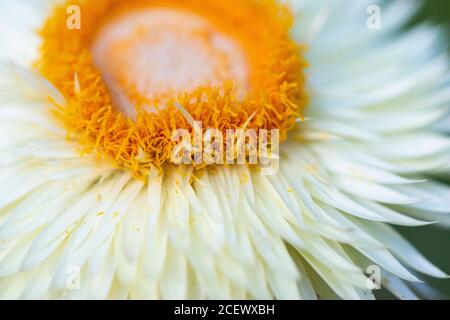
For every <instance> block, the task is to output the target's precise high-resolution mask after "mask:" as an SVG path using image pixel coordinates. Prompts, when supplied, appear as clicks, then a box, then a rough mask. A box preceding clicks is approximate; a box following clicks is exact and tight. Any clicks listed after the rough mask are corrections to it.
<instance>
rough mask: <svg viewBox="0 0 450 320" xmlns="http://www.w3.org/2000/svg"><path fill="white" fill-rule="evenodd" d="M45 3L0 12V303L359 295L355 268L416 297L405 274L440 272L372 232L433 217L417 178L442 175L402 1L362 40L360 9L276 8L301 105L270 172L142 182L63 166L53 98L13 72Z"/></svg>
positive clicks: (439, 90) (438, 103)
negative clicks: (302, 84)
mask: <svg viewBox="0 0 450 320" xmlns="http://www.w3.org/2000/svg"><path fill="white" fill-rule="evenodd" d="M50 2H52V1H49V0H41V1H25V0H21V1H10V0H8V1H2V3H1V4H0V28H1V29H2V30H5V29H7V30H12V31H14V32H15V35H14V38H15V39H16V40H17V43H18V44H20V45H15V44H14V43H12V42H11V41H10V39H5V38H4V37H5V36H4V35H2V37H1V38H0V41H1V44H2V45H1V46H0V57H1V58H2V59H4V60H9V61H13V62H9V63H2V64H1V73H0V74H1V76H0V82H1V86H0V90H1V91H0V92H1V94H0V100H1V103H0V163H1V166H0V194H1V196H0V296H1V297H2V298H58V299H59V298H64V299H67V298H78V299H79V298H88V299H104V298H119V299H125V298H132V299H133V298H144V299H152V298H154V299H158V298H159V299H168V298H278V299H283V298H289V299H292V298H301V299H316V298H323V299H326V298H336V297H339V298H344V299H367V298H373V294H372V292H370V291H369V290H367V276H366V275H365V274H364V271H365V268H366V266H367V265H371V264H377V265H379V266H381V267H382V268H383V270H384V271H385V272H384V277H383V280H384V282H383V285H384V287H386V288H388V289H389V290H390V291H392V292H393V293H394V294H395V295H397V296H398V297H401V298H416V297H418V296H420V294H419V293H418V291H417V290H418V289H417V282H418V277H419V276H418V274H417V273H416V272H418V273H423V274H427V275H431V276H434V277H440V278H444V277H446V274H445V273H444V272H442V271H441V270H439V269H438V268H436V267H435V266H434V265H432V264H431V263H430V262H428V261H427V260H426V259H425V258H424V256H423V255H422V254H421V253H419V252H418V251H417V250H416V249H414V248H413V247H412V246H411V245H409V244H408V243H407V242H406V241H405V240H403V239H402V238H401V237H400V236H399V235H398V234H397V233H396V231H394V229H393V228H392V227H391V226H390V225H404V226H411V227H418V226H421V225H426V224H428V223H430V222H433V221H441V222H442V223H444V224H450V219H449V208H450V189H449V188H448V187H447V186H444V185H442V184H440V183H438V182H436V181H435V180H434V179H433V178H432V177H433V174H434V175H436V174H447V175H448V163H449V158H450V140H449V138H448V137H447V136H446V135H444V133H443V132H442V130H441V129H439V128H440V126H439V125H436V123H438V122H439V120H441V119H442V118H443V117H444V116H445V115H447V114H448V111H449V110H448V105H449V101H450V86H449V78H448V60H447V57H446V56H445V55H444V50H443V48H442V46H441V44H442V39H440V35H439V33H438V32H437V31H436V30H435V29H434V28H433V27H430V26H428V25H424V26H420V27H417V28H415V29H412V30H410V31H403V30H401V27H402V26H403V24H404V23H405V21H407V20H408V18H409V17H410V16H411V15H412V14H413V13H414V12H415V10H416V7H415V5H414V4H413V2H412V1H389V2H388V1H386V2H380V3H379V4H380V6H381V7H382V10H383V29H382V30H381V31H379V32H373V31H369V30H368V29H367V28H366V25H365V22H366V18H367V15H366V14H365V13H366V8H367V6H368V5H370V4H373V2H374V1H353V2H352V5H351V6H350V5H349V2H348V1H343V0H342V1H317V0H304V1H294V0H292V1H288V2H289V4H290V5H291V6H292V9H293V11H294V12H295V15H296V25H295V29H294V34H295V38H296V39H297V40H298V41H299V42H302V43H304V42H307V43H308V45H309V52H308V61H309V64H310V68H309V70H308V80H309V88H310V92H311V102H310V106H309V108H308V113H309V114H308V115H307V117H308V119H309V120H308V121H307V123H306V124H302V125H301V126H300V125H299V126H298V128H296V129H294V131H293V132H292V133H291V135H290V138H289V139H288V141H287V142H286V143H284V144H283V145H282V149H281V152H282V154H281V161H280V166H281V169H280V172H279V173H278V174H277V175H274V176H261V175H259V174H258V172H257V171H256V170H254V169H251V168H248V167H246V166H232V167H217V168H214V169H213V168H209V169H205V170H203V171H202V172H201V174H199V173H195V179H192V178H193V175H194V172H193V170H192V168H189V167H173V168H172V169H170V170H169V169H168V170H166V171H164V172H163V173H159V172H157V171H154V172H151V174H150V175H149V177H148V179H147V181H142V180H137V179H134V178H133V177H132V174H131V173H128V172H123V171H119V170H116V169H114V168H112V167H110V166H109V165H108V164H105V163H103V162H102V161H99V160H98V159H96V158H95V157H94V156H90V155H84V156H82V157H80V153H79V146H78V144H77V143H76V141H67V139H66V130H65V129H64V128H63V127H61V126H60V124H59V123H58V121H56V120H55V119H53V117H52V115H51V113H50V110H51V108H50V103H49V99H48V98H49V97H51V99H52V100H53V101H58V102H59V103H61V104H63V103H64V102H65V98H64V97H63V96H62V95H61V93H59V92H58V91H57V90H56V89H55V88H54V87H53V86H52V85H50V84H49V83H48V82H47V81H45V79H44V78H43V77H42V76H40V75H38V74H37V73H35V72H33V71H31V69H30V65H31V62H32V61H33V60H34V59H35V58H36V56H33V53H34V52H37V45H38V42H39V41H38V38H37V36H36V35H35V34H34V31H35V28H36V27H39V25H40V23H42V21H43V20H44V19H45V17H46V16H47V14H48V12H49V11H48V9H49V8H51V7H52V4H51V3H50ZM30 40H31V41H30ZM5 41H6V42H5ZM5 43H7V44H8V45H5ZM412 48H413V49H414V50H412ZM443 123H445V122H443ZM441 127H442V126H441ZM444 128H445V129H447V130H448V127H445V126H444ZM443 253H445V252H443ZM77 266H78V267H80V268H81V278H80V280H81V282H80V289H79V290H70V289H68V287H67V281H68V280H67V277H68V270H69V271H70V270H73V268H74V267H77Z"/></svg>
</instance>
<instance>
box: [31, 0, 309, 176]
mask: <svg viewBox="0 0 450 320" xmlns="http://www.w3.org/2000/svg"><path fill="white" fill-rule="evenodd" d="M71 5H77V6H78V7H79V8H80V12H81V28H80V29H69V28H67V19H68V13H67V8H68V7H69V6H71ZM149 8H164V9H175V10H187V11H189V12H193V13H195V14H197V15H199V16H201V17H203V18H205V19H207V20H208V21H209V22H210V23H211V24H212V25H214V27H215V28H217V29H218V30H220V32H222V33H223V34H226V35H227V36H229V37H230V38H232V39H233V40H234V41H236V43H237V44H238V45H239V46H240V47H241V48H242V51H243V52H244V53H245V55H246V61H247V63H248V67H249V88H247V91H248V92H246V93H245V96H244V97H238V94H237V93H236V92H237V88H236V85H235V83H233V81H224V83H223V84H221V85H219V86H210V87H199V88H196V89H194V90H191V91H186V92H182V93H180V92H177V93H174V94H173V96H172V97H169V98H168V99H166V100H165V101H164V106H163V107H161V106H160V105H159V106H158V105H154V104H155V101H154V100H151V99H149V97H148V96H146V95H145V94H142V92H139V90H137V89H136V88H133V86H132V84H129V83H128V84H127V86H125V89H126V93H127V96H128V98H129V100H130V101H131V102H132V103H133V105H134V107H135V111H136V115H135V117H134V118H130V117H127V116H126V115H125V114H124V113H122V112H121V111H119V110H117V108H116V106H115V104H114V99H113V98H112V94H111V92H110V91H109V89H108V87H107V85H106V84H105V81H104V79H103V78H102V76H101V73H100V71H99V69H98V68H97V67H96V65H95V64H94V61H93V55H92V52H91V48H92V44H93V42H94V41H95V39H96V36H97V35H98V34H99V32H100V30H101V29H102V28H103V27H104V26H107V25H108V22H109V21H111V20H113V19H114V18H116V17H119V16H121V15H123V14H125V13H127V12H130V11H132V10H140V9H149ZM292 22H293V21H292V16H291V14H290V12H289V10H288V9H287V8H286V7H285V6H282V5H280V4H279V3H277V2H276V0H239V1H230V0H210V1H204V0H136V1H128V0H95V1H83V0H71V1H68V2H67V3H65V4H64V5H61V6H58V7H57V8H55V10H54V12H53V14H52V16H51V17H50V18H49V19H48V21H47V22H46V24H45V26H44V27H43V29H42V30H41V35H42V38H43V45H42V48H41V57H40V59H39V61H37V63H36V67H37V68H38V70H39V71H40V72H41V73H42V74H43V75H44V76H45V77H46V78H47V79H48V80H49V81H51V82H52V83H53V84H54V85H55V86H56V87H57V88H58V89H59V90H60V91H61V92H62V93H63V94H64V95H65V97H66V99H67V101H68V103H67V105H64V106H56V108H55V109H56V114H57V116H58V117H59V118H60V119H61V120H62V121H63V122H64V124H65V125H66V127H67V128H68V130H69V133H70V134H73V135H75V136H76V137H79V139H80V143H81V144H82V145H83V147H84V152H92V151H97V152H98V154H100V155H104V156H106V157H107V158H109V159H112V160H113V162H114V163H115V164H116V165H117V166H118V167H120V168H126V169H130V170H132V171H133V172H135V173H138V174H143V175H145V174H146V172H147V171H148V169H149V168H151V167H158V168H161V167H162V166H163V165H164V164H166V163H169V162H170V159H171V152H172V150H173V148H174V147H175V145H176V142H174V141H172V133H173V131H174V130H176V129H187V130H193V128H192V126H191V124H190V123H189V121H188V120H187V119H186V117H185V116H183V114H182V112H180V110H179V108H178V107H177V105H181V106H183V108H184V109H186V110H187V111H188V112H189V114H190V115H191V116H192V118H193V119H195V120H196V121H201V122H202V125H203V128H204V129H207V128H216V129H219V130H221V131H222V132H226V130H227V129H240V128H242V127H243V126H246V128H248V129H268V130H271V129H279V130H280V138H281V140H284V139H286V138H287V134H288V131H289V130H290V129H291V128H293V126H294V125H295V122H296V120H297V119H299V118H301V116H302V110H303V108H304V106H305V104H306V99H307V96H306V93H305V78H304V74H303V69H304V68H305V66H306V63H305V61H304V60H303V59H302V48H301V47H300V46H298V45H297V44H296V43H295V42H294V41H293V40H292V39H291V38H290V29H291V26H292ZM125 42H126V41H125ZM152 103H153V107H154V108H155V109H156V111H153V112H149V111H148V109H146V107H147V106H148V105H149V104H152Z"/></svg>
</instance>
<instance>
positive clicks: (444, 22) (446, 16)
mask: <svg viewBox="0 0 450 320" xmlns="http://www.w3.org/2000/svg"><path fill="white" fill-rule="evenodd" d="M404 1H412V0H404ZM423 21H432V22H434V23H435V24H437V25H439V26H440V27H442V28H443V29H444V30H445V31H446V32H447V35H448V39H449V41H448V44H450V0H426V1H425V3H424V6H423V9H422V10H421V12H420V13H419V15H418V16H417V17H416V18H415V19H414V24H417V23H421V22H423ZM449 49H450V45H449ZM449 53H450V50H449ZM449 59H450V55H449ZM449 209H450V208H449ZM398 229H399V230H400V231H401V232H402V233H403V235H404V236H405V237H406V238H407V239H409V240H410V241H411V242H412V243H413V244H414V245H415V246H416V247H417V248H418V249H419V250H420V251H421V252H423V253H424V254H425V256H426V257H427V258H429V259H430V260H431V261H432V262H433V263H435V264H436V265H437V266H439V267H440V268H441V269H442V270H443V271H445V272H447V273H448V274H450V230H444V229H442V228H438V227H435V226H430V227H424V228H398ZM426 280H427V282H429V283H431V284H433V285H434V287H436V288H438V289H439V290H440V291H442V293H444V294H445V295H446V298H447V299H449V298H450V279H449V280H441V279H431V278H426ZM379 297H380V298H384V299H389V298H392V296H390V295H389V294H387V293H386V292H382V293H380V294H379Z"/></svg>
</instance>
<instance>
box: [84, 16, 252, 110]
mask: <svg viewBox="0 0 450 320" xmlns="http://www.w3.org/2000/svg"><path fill="white" fill-rule="evenodd" d="M92 53H93V59H94V63H95V64H96V65H97V67H98V68H99V70H100V72H101V74H102V77H103V79H104V81H105V83H106V84H107V86H108V88H109V90H110V92H111V95H112V97H113V100H114V102H115V103H116V104H117V107H118V108H120V109H121V110H122V112H124V113H125V114H127V115H128V116H129V117H131V118H135V116H136V110H135V107H134V106H133V102H132V101H131V100H130V99H131V98H132V97H130V95H136V94H137V95H139V96H142V97H145V98H147V99H148V100H149V101H150V102H152V103H156V104H158V103H159V104H164V103H166V102H167V101H168V100H170V99H171V98H173V97H176V96H177V95H179V94H182V93H184V92H192V91H194V90H195V89H197V88H201V87H218V86H220V85H222V84H223V83H225V82H226V81H232V82H234V84H235V90H236V94H237V95H238V96H239V97H241V98H242V97H243V96H244V94H245V93H246V92H247V89H248V86H249V76H248V65H247V61H246V57H245V54H244V52H243V50H242V49H241V47H240V46H239V44H238V43H237V42H236V41H235V40H233V39H231V38H230V37H227V36H226V35H225V34H223V33H221V32H220V31H219V30H217V29H216V28H215V27H214V26H213V25H212V24H211V23H209V22H208V21H207V20H206V19H204V18H203V17H201V16H198V15H195V14H193V13H190V12H188V11H183V10H176V9H164V8H152V9H146V10H141V11H135V12H131V13H127V14H124V15H121V16H120V17H118V18H116V19H114V20H113V21H110V22H109V23H107V24H106V25H105V26H104V27H103V28H102V30H101V32H100V33H99V34H98V36H97V38H96V40H95V41H94V44H93V47H92Z"/></svg>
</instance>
